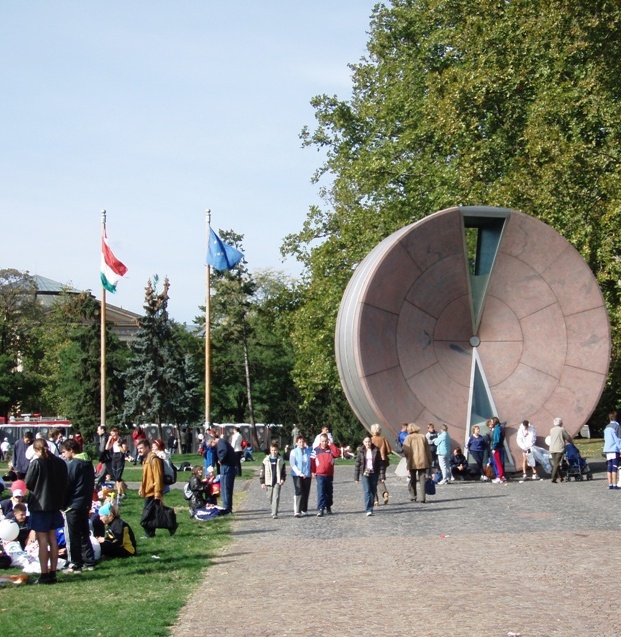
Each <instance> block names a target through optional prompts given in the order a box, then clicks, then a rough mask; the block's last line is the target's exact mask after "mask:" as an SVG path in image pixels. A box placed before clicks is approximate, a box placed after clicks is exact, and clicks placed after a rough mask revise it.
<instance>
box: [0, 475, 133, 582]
mask: <svg viewBox="0 0 621 637" xmlns="http://www.w3.org/2000/svg"><path fill="white" fill-rule="evenodd" d="M3 521H6V522H5V527H6V528H7V529H10V531H9V532H8V534H7V535H6V536H4V537H1V538H0V542H1V548H0V556H2V555H3V556H5V559H4V560H2V559H0V567H2V568H9V567H14V568H21V569H22V570H23V571H24V572H25V573H38V572H40V569H41V566H40V564H39V561H38V545H37V538H36V536H35V532H34V531H33V530H31V528H30V515H29V510H28V491H27V488H26V484H25V483H24V481H23V480H15V481H13V483H12V484H11V495H10V497H8V498H5V499H4V500H2V501H0V523H1V522H3ZM7 522H14V523H15V525H16V527H15V526H14V525H11V524H8V525H7ZM89 524H90V528H91V544H92V545H93V551H94V554H95V556H96V559H100V558H116V557H131V556H134V555H136V538H135V536H134V533H133V531H132V529H131V527H130V526H129V524H128V523H127V522H125V520H123V519H122V518H121V517H120V515H119V505H118V500H117V498H116V497H115V494H114V493H113V492H111V491H109V490H108V489H107V488H105V487H104V488H103V489H102V490H101V491H100V492H98V493H97V492H95V493H93V506H92V509H91V514H90V516H89ZM14 531H15V532H14ZM56 540H57V543H58V548H59V566H60V567H65V566H66V565H67V563H68V560H67V541H66V535H65V529H63V528H61V529H58V530H57V532H56ZM6 558H8V559H6ZM61 560H62V561H61Z"/></svg>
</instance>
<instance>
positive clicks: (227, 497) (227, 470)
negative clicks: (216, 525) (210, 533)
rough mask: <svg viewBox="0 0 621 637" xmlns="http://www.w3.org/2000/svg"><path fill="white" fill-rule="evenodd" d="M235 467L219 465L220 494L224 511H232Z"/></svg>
mask: <svg viewBox="0 0 621 637" xmlns="http://www.w3.org/2000/svg"><path fill="white" fill-rule="evenodd" d="M236 473H237V467H235V466H230V465H226V464H223V465H220V495H221V496H222V506H223V507H224V511H225V513H232V512H233V488H234V487H235V474H236Z"/></svg>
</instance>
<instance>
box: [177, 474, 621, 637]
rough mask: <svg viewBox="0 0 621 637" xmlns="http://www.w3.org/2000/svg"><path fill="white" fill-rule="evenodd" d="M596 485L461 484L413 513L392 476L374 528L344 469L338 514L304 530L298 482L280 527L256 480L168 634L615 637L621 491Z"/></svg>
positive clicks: (286, 494)
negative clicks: (296, 502) (297, 510)
mask: <svg viewBox="0 0 621 637" xmlns="http://www.w3.org/2000/svg"><path fill="white" fill-rule="evenodd" d="M391 473H392V472H391ZM594 477H595V479H594V480H592V481H589V482H587V481H583V482H573V481H572V482H570V483H563V484H552V483H551V482H550V481H549V480H544V481H540V482H532V481H528V482H525V483H522V484H520V483H518V482H517V481H514V482H511V483H510V484H508V485H506V486H505V485H495V484H489V483H480V482H466V483H460V482H456V483H453V484H450V485H446V486H444V487H438V490H437V494H436V495H435V496H433V497H432V498H430V500H431V502H429V503H427V504H416V503H410V501H409V495H408V492H407V486H406V482H405V479H403V478H397V477H396V476H394V475H390V476H389V479H388V486H389V490H390V493H391V501H390V503H389V505H388V506H380V507H379V508H377V509H376V515H375V516H373V517H366V516H365V515H364V513H363V506H362V487H361V486H360V485H356V484H355V483H354V482H353V467H351V466H341V467H338V468H337V473H336V476H335V485H334V493H335V505H334V515H332V516H325V517H323V518H317V517H316V516H315V515H313V516H309V517H305V518H294V517H293V511H292V507H293V491H292V483H291V481H290V480H289V479H288V480H287V483H286V485H285V487H284V491H283V498H282V499H281V514H280V517H279V519H277V520H273V519H272V518H271V516H270V514H269V509H268V504H267V498H266V495H265V493H264V492H262V491H261V489H260V488H259V481H258V479H255V480H253V481H251V482H250V483H248V484H247V490H246V493H245V494H243V496H244V497H243V499H242V501H241V502H240V504H239V506H238V509H237V511H236V513H235V514H234V517H235V522H234V526H233V541H232V542H231V543H230V544H229V545H228V547H227V548H226V549H225V550H224V551H223V552H222V554H221V555H220V556H219V557H218V558H216V560H215V564H214V565H213V566H212V568H210V569H209V571H208V573H207V577H206V579H205V582H204V584H203V586H202V587H201V588H200V590H198V591H197V592H196V593H195V595H194V596H193V598H191V599H190V600H189V603H188V605H187V606H186V608H185V609H184V610H183V611H182V613H181V616H180V618H179V620H178V622H177V624H176V625H175V626H174V627H173V630H172V635H173V636H174V637H190V636H191V637H195V636H196V635H227V636H228V635H230V636H235V637H245V636H249V637H250V636H252V637H263V636H265V637H268V636H269V637H280V636H284V635H304V636H316V635H322V636H326V637H331V636H333V635H334V636H338V637H348V636H350V635H351V636H354V637H362V636H374V635H381V636H386V637H389V636H393V635H395V636H400V635H407V636H408V637H410V636H412V635H415V636H420V637H436V636H437V637H449V636H451V635H458V636H459V637H466V636H470V635H473V636H475V637H493V636H494V637H495V636H498V637H507V635H511V634H512V633H513V634H518V633H519V634H520V635H521V637H531V636H536V637H547V636H548V635H550V636H552V635H554V636H556V635H559V636H560V635H563V636H566V635H581V636H587V635H597V636H598V637H608V636H610V637H613V636H619V635H621V617H619V612H618V610H617V609H618V606H619V604H618V602H617V600H618V597H619V585H618V581H619V579H620V575H619V568H618V563H619V560H618V558H617V551H618V546H617V545H618V544H619V542H620V541H621V533H620V525H621V515H620V511H621V491H619V492H615V491H608V489H607V488H606V484H605V474H601V473H596V474H595V476H594ZM315 496H316V492H315V487H314V485H313V489H312V491H311V502H312V504H313V505H314V504H315V502H316V499H315ZM617 626H619V627H617Z"/></svg>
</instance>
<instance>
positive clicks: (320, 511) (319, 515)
mask: <svg viewBox="0 0 621 637" xmlns="http://www.w3.org/2000/svg"><path fill="white" fill-rule="evenodd" d="M317 517H318V518H322V517H323V509H319V513H318V514H317Z"/></svg>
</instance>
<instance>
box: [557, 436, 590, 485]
mask: <svg viewBox="0 0 621 637" xmlns="http://www.w3.org/2000/svg"><path fill="white" fill-rule="evenodd" d="M563 465H564V467H563V469H564V471H565V479H566V480H567V482H569V481H570V480H571V479H572V478H573V479H574V480H576V481H577V480H582V476H586V479H587V480H592V479H593V474H592V473H591V468H590V467H589V463H588V462H587V461H586V460H585V459H584V458H583V457H582V456H581V455H580V452H579V451H578V447H576V445H574V444H572V443H568V444H567V446H566V447H565V459H564V460H563Z"/></svg>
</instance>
